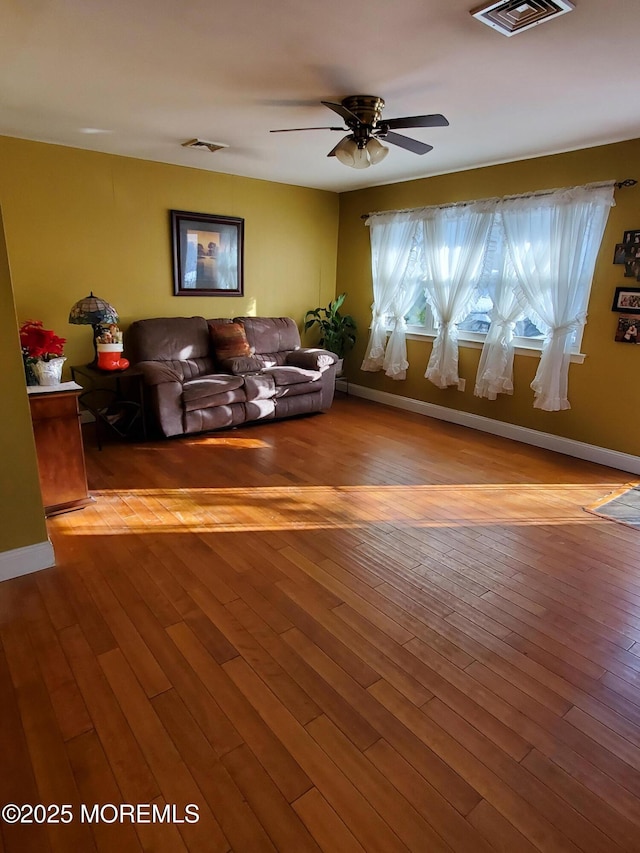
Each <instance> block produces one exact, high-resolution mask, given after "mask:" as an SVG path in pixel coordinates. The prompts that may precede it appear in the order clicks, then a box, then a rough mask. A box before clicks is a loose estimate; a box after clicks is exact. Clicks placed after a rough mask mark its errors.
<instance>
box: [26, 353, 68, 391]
mask: <svg viewBox="0 0 640 853" xmlns="http://www.w3.org/2000/svg"><path fill="white" fill-rule="evenodd" d="M66 360H67V359H66V358H65V357H64V356H60V357H59V358H52V359H50V360H49V361H43V360H39V361H36V362H35V364H34V365H33V372H34V373H35V375H36V379H37V380H38V385H59V384H60V383H61V382H62V365H63V364H64V363H65V361H66Z"/></svg>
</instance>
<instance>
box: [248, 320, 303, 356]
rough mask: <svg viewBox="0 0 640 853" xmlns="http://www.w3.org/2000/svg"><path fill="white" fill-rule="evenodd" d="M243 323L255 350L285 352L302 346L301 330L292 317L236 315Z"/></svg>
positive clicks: (259, 352) (250, 343) (257, 351)
mask: <svg viewBox="0 0 640 853" xmlns="http://www.w3.org/2000/svg"><path fill="white" fill-rule="evenodd" d="M234 322H236V323H242V324H243V325H244V328H245V330H246V333H247V340H248V341H249V345H250V346H252V347H253V348H254V350H255V352H256V353H257V354H258V355H260V354H262V353H276V352H285V351H286V350H292V349H296V347H299V346H300V332H299V331H298V327H297V326H296V324H295V321H294V320H292V319H291V317H236V318H235V320H234Z"/></svg>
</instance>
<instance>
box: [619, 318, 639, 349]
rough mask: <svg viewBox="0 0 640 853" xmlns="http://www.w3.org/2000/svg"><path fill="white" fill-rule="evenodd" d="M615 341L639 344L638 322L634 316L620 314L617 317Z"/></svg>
mask: <svg viewBox="0 0 640 853" xmlns="http://www.w3.org/2000/svg"><path fill="white" fill-rule="evenodd" d="M616 341H618V343H621V344H640V323H639V322H638V320H637V318H636V317H630V316H628V315H626V314H621V315H620V317H619V318H618V328H617V329H616Z"/></svg>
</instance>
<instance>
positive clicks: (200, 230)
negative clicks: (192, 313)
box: [170, 210, 244, 296]
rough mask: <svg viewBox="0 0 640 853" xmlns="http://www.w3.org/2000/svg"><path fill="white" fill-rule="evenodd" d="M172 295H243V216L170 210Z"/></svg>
mask: <svg viewBox="0 0 640 853" xmlns="http://www.w3.org/2000/svg"><path fill="white" fill-rule="evenodd" d="M170 214H171V238H172V244H173V295H174V296H242V295H243V294H244V277H243V253H244V219H238V218H236V217H234V216H214V215H212V214H208V213H188V212H187V211H184V210H172V211H170Z"/></svg>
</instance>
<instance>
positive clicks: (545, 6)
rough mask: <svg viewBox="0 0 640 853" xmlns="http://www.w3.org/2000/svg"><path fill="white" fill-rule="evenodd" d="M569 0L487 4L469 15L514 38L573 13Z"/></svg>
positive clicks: (519, 0)
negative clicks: (532, 28)
mask: <svg viewBox="0 0 640 853" xmlns="http://www.w3.org/2000/svg"><path fill="white" fill-rule="evenodd" d="M574 8H575V6H574V4H573V3H571V2H569V0H524V2H522V0H508V2H506V3H505V2H504V0H502V2H499V3H489V5H485V6H481V7H479V8H477V9H474V10H473V11H472V12H471V14H472V15H473V17H474V18H477V19H478V20H479V21H482V23H483V24H486V25H487V26H488V27H491V28H492V29H494V30H497V31H498V32H499V33H502V35H505V36H509V37H510V36H515V35H516V34H517V33H522V32H524V30H528V29H530V28H531V27H537V26H538V24H542V23H543V22H544V21H550V20H551V19H552V18H558V17H559V16H560V15H565V14H566V13H567V12H571V11H573V9H574Z"/></svg>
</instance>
